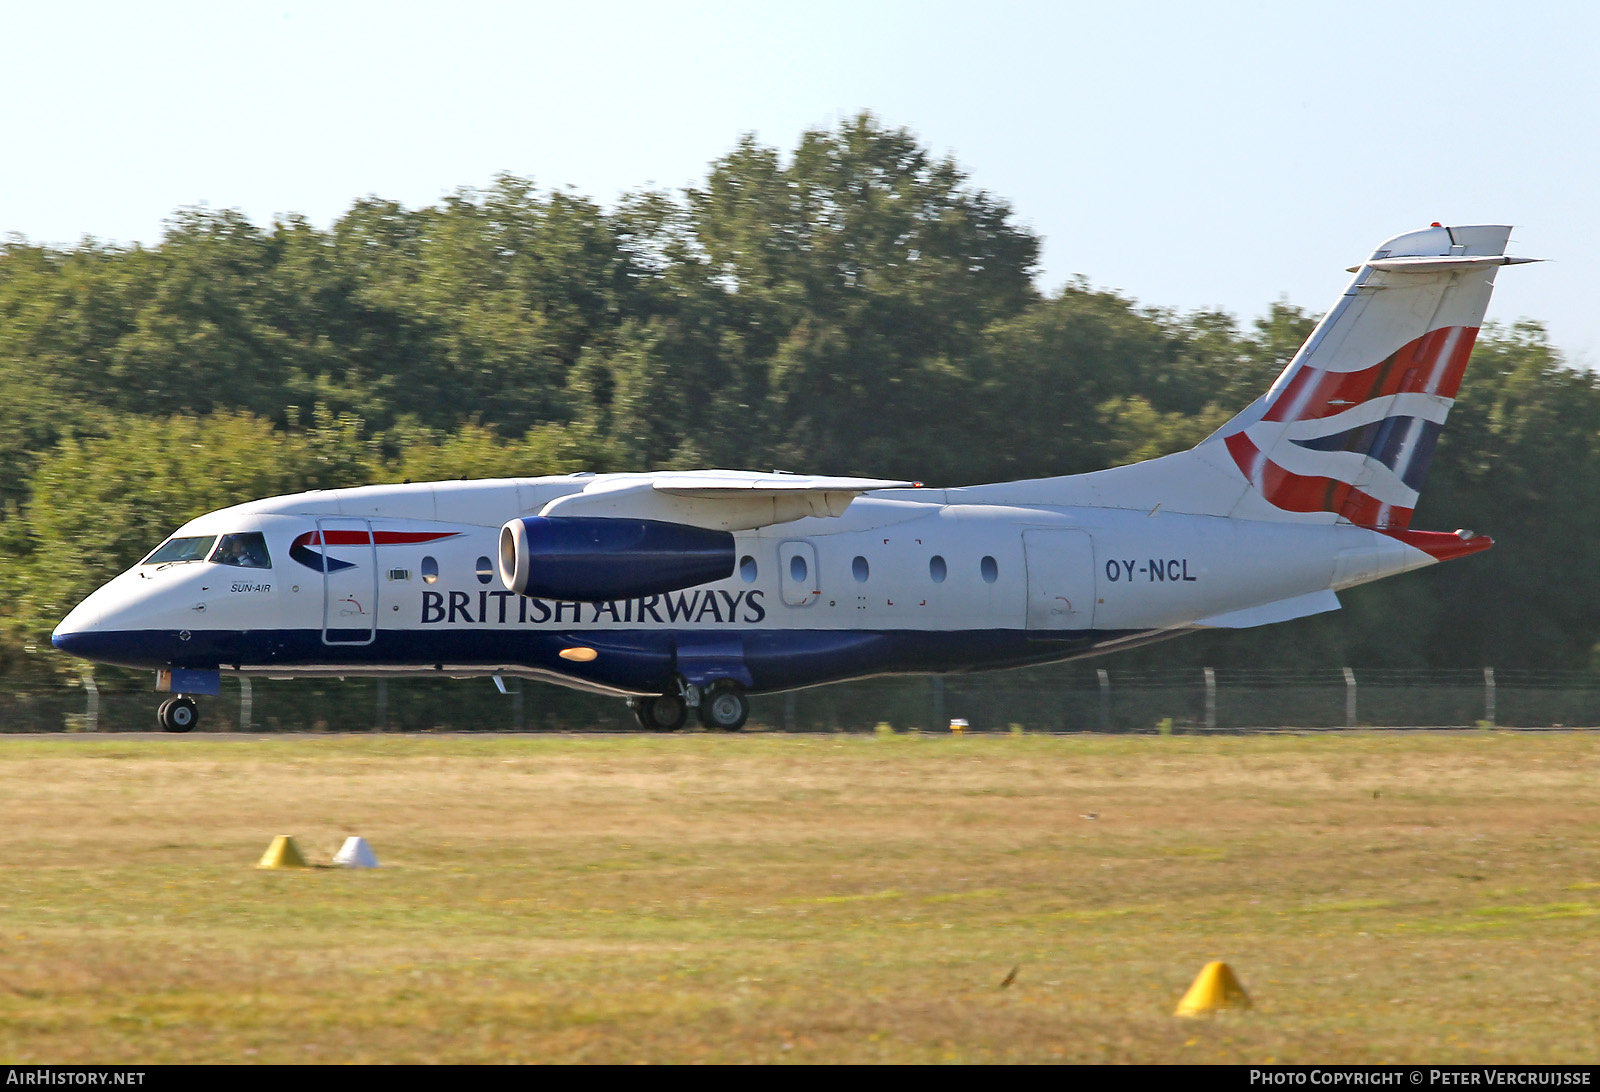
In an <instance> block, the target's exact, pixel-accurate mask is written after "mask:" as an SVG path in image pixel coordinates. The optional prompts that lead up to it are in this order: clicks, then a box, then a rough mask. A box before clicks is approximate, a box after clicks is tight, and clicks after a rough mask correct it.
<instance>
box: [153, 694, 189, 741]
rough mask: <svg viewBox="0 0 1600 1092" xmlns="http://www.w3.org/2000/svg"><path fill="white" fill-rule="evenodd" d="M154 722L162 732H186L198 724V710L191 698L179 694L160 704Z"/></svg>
mask: <svg viewBox="0 0 1600 1092" xmlns="http://www.w3.org/2000/svg"><path fill="white" fill-rule="evenodd" d="M156 720H157V721H158V722H159V723H160V724H161V730H162V731H163V732H187V731H190V730H192V729H193V728H194V726H195V725H196V724H199V723H200V708H199V707H198V706H197V705H195V703H194V699H193V698H186V697H184V696H183V695H182V694H180V695H178V696H177V697H175V698H168V699H167V700H166V701H164V702H162V703H161V708H160V709H158V710H157V711H156Z"/></svg>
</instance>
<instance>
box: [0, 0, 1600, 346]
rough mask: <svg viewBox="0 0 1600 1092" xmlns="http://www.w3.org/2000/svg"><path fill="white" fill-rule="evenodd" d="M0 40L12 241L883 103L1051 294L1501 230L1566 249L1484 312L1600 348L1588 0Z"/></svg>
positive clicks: (473, 180) (509, 21) (660, 166)
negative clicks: (1434, 224)
mask: <svg viewBox="0 0 1600 1092" xmlns="http://www.w3.org/2000/svg"><path fill="white" fill-rule="evenodd" d="M0 41H3V42H4V43H5V48H4V51H3V53H0V58H3V59H0V104H3V106H0V136H3V139H0V235H3V234H5V233H9V232H16V233H20V234H21V235H23V236H25V237H26V238H28V239H30V240H32V241H35V242H46V243H55V244H71V243H74V242H76V241H77V240H78V239H80V238H81V237H82V236H84V235H92V236H95V237H97V238H100V239H105V240H112V241H119V242H134V241H139V242H144V243H155V242H158V241H159V240H160V236H161V224H162V221H163V220H164V219H165V218H166V217H168V216H170V215H171V213H172V212H173V211H174V210H175V209H177V208H179V207H181V206H188V205H196V204H207V205H210V206H212V207H217V208H222V207H231V208H238V209H241V210H243V211H244V212H245V213H246V214H248V215H249V216H250V217H251V218H253V219H254V220H256V222H258V223H261V224H263V225H265V224H269V223H270V222H271V220H272V218H273V217H274V216H275V215H281V214H283V213H287V212H299V213H303V214H305V215H306V216H308V217H309V218H310V219H311V221H312V222H313V223H315V224H317V225H318V226H322V227H325V226H327V225H328V224H329V223H330V222H331V221H332V220H333V219H334V218H335V217H336V216H338V215H339V214H340V213H342V212H343V211H344V210H346V209H347V208H348V207H349V205H350V203H351V202H352V201H353V200H355V199H356V198H358V197H361V196H364V195H367V194H376V195H378V196H381V197H387V198H393V199H395V200H399V201H401V202H403V203H405V204H407V205H411V206H416V205H423V204H428V203H431V202H434V201H436V200H438V198H440V197H441V196H442V195H444V194H446V193H448V192H450V191H451V190H454V189H456V188H458V187H461V186H482V185H486V184H487V183H489V182H490V180H491V179H492V178H493V176H494V175H495V174H496V173H497V172H500V171H510V172H512V173H514V174H518V175H522V176H525V177H531V178H533V179H534V180H535V181H536V182H537V183H538V184H539V185H540V186H541V187H559V186H571V187H573V188H574V189H576V190H578V191H579V192H581V193H583V194H586V195H588V196H590V197H592V198H594V199H596V200H599V201H601V202H602V203H610V202H611V201H613V200H615V198H616V197H617V196H618V195H619V194H621V193H624V192H626V191H629V190H633V189H638V188H642V187H645V186H659V187H666V188H678V187H682V186H685V185H689V184H693V183H695V182H698V181H699V180H700V179H702V178H703V177H704V174H705V171H706V167H707V164H708V163H710V161H711V160H713V159H715V158H717V157H719V156H721V155H723V154H725V153H726V152H727V151H729V150H730V149H731V148H732V147H733V146H734V144H735V143H736V141H737V140H738V139H739V136H740V134H741V133H745V132H754V133H756V134H757V136H758V137H759V139H760V140H761V141H762V142H763V143H765V144H768V145H772V146H775V147H777V148H779V149H783V150H788V149H791V148H793V146H794V145H795V143H796V141H797V139H798V137H799V135H800V133H801V132H802V131H803V130H804V129H806V128H810V127H818V126H821V127H829V126H832V125H834V124H836V123H837V122H838V121H839V120H840V119H841V118H844V117H848V116H850V115H853V114H855V113H856V112H858V111H860V110H863V109H866V110H871V111H873V112H874V113H875V114H877V115H878V117H879V118H880V119H881V120H882V121H883V122H884V123H885V124H888V125H892V126H903V127H906V128H909V129H911V130H912V131H913V132H915V133H916V134H917V135H918V137H919V138H920V139H921V141H922V142H923V144H925V145H926V146H928V147H929V148H931V149H933V150H934V151H935V152H938V153H949V154H951V155H953V156H954V157H955V158H956V160H957V161H958V162H959V163H960V164H961V165H962V167H964V168H965V170H966V171H967V172H968V173H969V175H970V176H971V179H972V182H973V184H974V185H976V186H978V187H980V188H982V189H985V190H988V191H989V192H991V193H993V194H995V195H996V196H999V197H1001V198H1003V199H1005V200H1006V201H1008V202H1009V203H1010V204H1011V205H1012V207H1013V209H1014V210H1015V214H1016V218H1017V219H1018V221H1020V222H1021V223H1023V224H1026V225H1027V226H1029V227H1030V228H1031V229H1032V230H1034V231H1035V232H1037V233H1039V234H1040V235H1042V236H1043V238H1044V249H1043V259H1042V263H1041V266H1042V268H1041V273H1040V280H1039V283H1040V286H1041V287H1042V288H1044V289H1047V290H1049V289H1054V288H1056V287H1058V286H1059V285H1060V284H1061V283H1062V282H1064V281H1065V280H1066V279H1067V278H1069V277H1071V276H1073V275H1075V274H1083V275H1084V276H1086V277H1088V278H1089V280H1090V281H1091V282H1092V283H1093V284H1095V285H1097V286H1100V287H1106V288H1114V289H1117V290H1120V291H1122V292H1125V293H1127V294H1129V295H1131V296H1133V297H1134V298H1136V299H1137V300H1139V302H1141V303H1143V304H1147V305H1152V306H1164V307H1173V308H1178V309H1183V310H1188V309H1192V308H1197V307H1222V308H1224V309H1226V310H1229V311H1232V312H1233V313H1235V314H1236V315H1239V316H1240V317H1241V319H1244V320H1248V319H1249V318H1251V317H1253V316H1255V315H1258V314H1260V313H1261V312H1262V311H1264V310H1265V309H1266V307H1267V306H1268V305H1269V304H1270V303H1271V302H1272V301H1273V300H1275V299H1278V298H1280V297H1287V298H1288V299H1289V300H1290V301H1291V302H1294V303H1297V304H1299V305H1301V306H1303V307H1306V308H1308V309H1309V310H1312V311H1314V312H1317V313H1320V312H1322V311H1323V310H1325V309H1326V308H1328V307H1329V306H1331V304H1332V303H1333V301H1334V297H1335V296H1336V295H1337V293H1338V292H1339V290H1340V288H1341V287H1342V286H1343V284H1344V281H1345V280H1346V278H1347V275H1346V274H1345V273H1344V272H1343V270H1344V268H1345V267H1346V266H1348V265H1352V264H1354V263H1355V262H1357V261H1359V260H1360V259H1361V258H1363V257H1365V256H1366V255H1367V254H1368V253H1369V252H1370V251H1371V249H1372V248H1373V247H1374V246H1375V245H1376V244H1377V243H1378V242H1380V241H1382V240H1383V239H1385V238H1387V237H1388V236H1390V235H1394V234H1398V233H1399V232H1401V231H1406V230H1409V229H1411V228H1415V227H1421V226H1424V225H1426V224H1428V223H1429V222H1431V221H1435V220H1439V221H1443V222H1445V223H1510V224H1514V225H1516V231H1515V232H1514V233H1513V235H1512V248H1513V252H1514V253H1518V254H1524V255H1528V256H1532V257H1539V258H1547V259H1551V260H1550V262H1549V263H1548V264H1545V265H1536V266H1524V267H1517V268H1512V269H1507V270H1504V271H1502V273H1501V275H1500V279H1499V284H1500V288H1499V289H1498V290H1497V292H1496V294H1495V298H1494V301H1493V303H1491V305H1490V311H1489V317H1490V319H1491V320H1493V319H1499V320H1501V321H1511V320H1514V319H1516V318H1519V317H1529V318H1534V319H1538V320H1540V321H1542V322H1544V323H1545V324H1546V325H1547V326H1548V328H1549V329H1550V331H1551V335H1552V339H1553V340H1554V341H1555V343H1556V344H1557V345H1558V346H1559V347H1561V348H1562V349H1563V350H1564V351H1565V353H1566V354H1567V357H1568V359H1569V360H1571V361H1572V362H1573V363H1576V364H1583V365H1588V366H1595V365H1600V316H1597V314H1596V309H1595V308H1594V307H1593V306H1592V305H1591V300H1593V299H1594V298H1595V297H1596V296H1597V295H1600V275H1597V274H1596V273H1595V271H1594V270H1593V269H1592V268H1591V267H1587V266H1584V265H1583V264H1582V259H1581V256H1580V254H1579V251H1580V250H1581V246H1580V241H1581V239H1582V236H1583V232H1584V231H1587V230H1589V229H1591V228H1595V227H1597V226H1600V225H1597V220H1600V216H1597V202H1596V189H1597V186H1596V179H1597V177H1600V155H1597V146H1600V76H1597V75H1596V70H1597V67H1600V66H1597V65H1596V63H1595V60H1594V54H1595V50H1596V48H1597V47H1596V43H1597V41H1600V7H1596V6H1594V5H1589V4H1581V3H1575V2H1555V3H1548V4H1542V5H1511V4H1506V3H1503V2H1502V3H1484V2H1477V0H1472V2H1452V3H1405V2H1395V0H1386V2H1385V3H1382V4H1371V5H1352V4H1349V3H1338V4H1333V3H1284V2H1278V3H1226V2H1222V0H1214V2H1212V3H1207V4H1199V3H1155V2H1145V3H1139V2H1124V3H1120V4H1115V5H1113V4H1106V3H1103V2H1096V3H1085V4H1075V3H1016V2H1008V0H988V2H985V3H975V2H965V3H961V2H953V0H916V2H904V0H885V2H878V3H873V2H870V0H854V2H839V0H807V2H806V3H804V4H801V3H787V4H777V3H760V2H757V0H744V2H737V3H727V2H720V0H717V2H698V3H692V2H676V3H675V2H671V0H654V2H621V0H614V2H606V0H590V2H589V3H586V4H574V3H560V4H545V3H520V4H508V3H479V4H474V3H467V2H452V3H448V4H446V3H423V2H417V0H385V2H382V3H335V2H326V0H325V2H321V3H301V2H298V0H296V2H280V3H273V4H266V3H259V4H250V5H246V4H218V3H216V2H215V0H211V2H207V3H192V4H183V3H170V2H144V3H138V4H129V3H126V2H118V3H74V2H71V0H58V2H55V3H51V4H26V5H25V4H22V3H20V2H8V3H5V4H4V6H0ZM1586 270H1587V271H1586Z"/></svg>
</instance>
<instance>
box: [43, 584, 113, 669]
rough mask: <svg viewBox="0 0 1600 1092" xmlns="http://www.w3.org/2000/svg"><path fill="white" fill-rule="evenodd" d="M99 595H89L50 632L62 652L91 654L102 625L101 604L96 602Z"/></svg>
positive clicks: (75, 654) (53, 641) (76, 654)
mask: <svg viewBox="0 0 1600 1092" xmlns="http://www.w3.org/2000/svg"><path fill="white" fill-rule="evenodd" d="M97 597H98V596H97V595H91V596H89V598H87V599H85V600H84V601H83V602H81V603H79V604H78V605H77V606H76V607H74V608H73V609H72V610H71V612H70V613H68V615H67V616H66V617H65V618H63V619H61V622H60V624H59V625H57V626H56V628H55V632H54V633H52V634H50V643H51V644H53V645H55V646H56V647H57V648H59V649H60V650H61V651H62V652H67V653H71V654H72V655H74V656H89V655H90V652H89V649H90V648H91V646H92V645H93V644H94V636H95V632H96V630H98V629H99V626H100V615H101V611H100V606H99V604H98V603H96V602H95V600H96V598H97Z"/></svg>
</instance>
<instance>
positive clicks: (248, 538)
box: [211, 532, 272, 569]
mask: <svg viewBox="0 0 1600 1092" xmlns="http://www.w3.org/2000/svg"><path fill="white" fill-rule="evenodd" d="M211 559H212V560H213V561H215V562H217V563H218V564H221V565H237V566H239V567H240V568H244V569H268V568H271V567H272V562H271V561H269V560H268V559H267V544H266V542H265V540H264V539H263V538H262V536H261V534H260V533H259V532H250V533H246V534H238V535H223V536H222V541H221V542H219V543H217V550H216V553H214V554H212V555H211Z"/></svg>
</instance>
